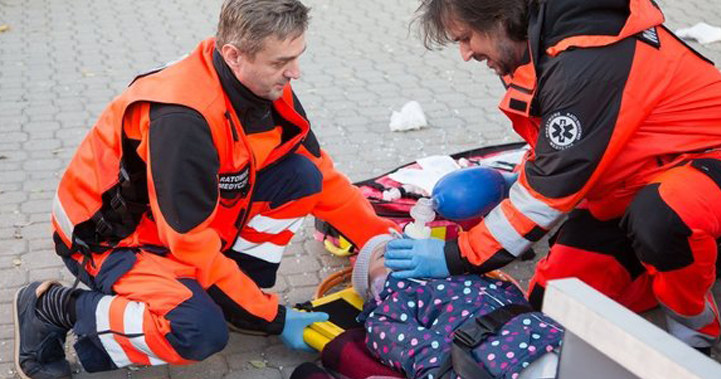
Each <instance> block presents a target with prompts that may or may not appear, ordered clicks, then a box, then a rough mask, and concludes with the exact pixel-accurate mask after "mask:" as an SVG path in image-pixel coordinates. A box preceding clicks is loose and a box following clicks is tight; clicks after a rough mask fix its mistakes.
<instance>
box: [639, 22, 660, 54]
mask: <svg viewBox="0 0 721 379" xmlns="http://www.w3.org/2000/svg"><path fill="white" fill-rule="evenodd" d="M636 38H638V39H639V40H641V41H643V42H645V43H647V44H649V45H651V46H653V47H655V48H656V49H658V48H660V47H661V40H660V39H659V37H658V31H657V30H656V27H652V28H649V29H646V30H644V31H642V32H641V33H638V34H636Z"/></svg>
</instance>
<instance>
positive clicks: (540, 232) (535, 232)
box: [523, 225, 546, 242]
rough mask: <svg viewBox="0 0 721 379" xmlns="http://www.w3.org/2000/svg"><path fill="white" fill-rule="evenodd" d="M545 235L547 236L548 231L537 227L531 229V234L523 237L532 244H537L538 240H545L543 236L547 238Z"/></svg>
mask: <svg viewBox="0 0 721 379" xmlns="http://www.w3.org/2000/svg"><path fill="white" fill-rule="evenodd" d="M545 235H546V230H544V229H543V228H541V227H540V226H538V225H536V226H534V227H533V229H531V231H530V232H528V233H526V234H525V235H524V236H523V238H525V239H527V240H529V241H531V242H537V241H538V240H540V239H541V238H543V236H545Z"/></svg>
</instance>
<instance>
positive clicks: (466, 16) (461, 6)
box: [411, 0, 528, 50]
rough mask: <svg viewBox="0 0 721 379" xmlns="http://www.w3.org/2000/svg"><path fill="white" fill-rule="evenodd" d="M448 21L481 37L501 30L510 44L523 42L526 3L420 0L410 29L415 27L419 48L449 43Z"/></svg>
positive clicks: (522, 0) (523, 0) (518, 0)
mask: <svg viewBox="0 0 721 379" xmlns="http://www.w3.org/2000/svg"><path fill="white" fill-rule="evenodd" d="M449 20H458V21H460V22H462V23H464V24H466V25H468V26H469V27H471V28H472V29H474V30H476V31H478V32H481V33H491V32H493V31H495V30H496V29H497V28H499V27H504V28H505V30H506V32H507V33H508V35H509V37H510V38H511V39H512V40H514V41H525V40H526V38H527V28H528V0H421V5H420V6H419V7H418V9H416V12H415V17H414V19H413V21H412V23H411V25H414V24H417V25H418V26H419V32H420V34H421V37H422V39H423V45H424V46H425V47H426V48H427V49H429V50H431V49H434V48H436V47H442V46H445V45H446V44H448V43H450V42H453V41H452V40H451V37H450V36H449V35H448V31H447V26H448V22H449Z"/></svg>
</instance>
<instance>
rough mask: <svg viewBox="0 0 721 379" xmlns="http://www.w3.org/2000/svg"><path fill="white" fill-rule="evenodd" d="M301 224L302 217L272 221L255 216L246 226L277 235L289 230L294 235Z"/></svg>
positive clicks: (271, 219)
mask: <svg viewBox="0 0 721 379" xmlns="http://www.w3.org/2000/svg"><path fill="white" fill-rule="evenodd" d="M302 224H303V217H298V218H288V219H274V218H270V217H265V216H261V215H257V216H255V217H253V218H252V219H251V220H250V221H249V222H248V226H249V227H251V228H253V229H255V230H257V231H259V232H263V233H271V234H278V233H280V232H282V231H284V230H290V231H291V232H293V233H295V232H297V231H298V229H300V226H301V225H302Z"/></svg>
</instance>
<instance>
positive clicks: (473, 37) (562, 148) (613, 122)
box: [386, 0, 721, 353]
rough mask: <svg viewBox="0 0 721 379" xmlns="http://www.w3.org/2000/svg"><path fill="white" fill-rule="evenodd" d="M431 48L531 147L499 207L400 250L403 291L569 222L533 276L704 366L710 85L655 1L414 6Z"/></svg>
mask: <svg viewBox="0 0 721 379" xmlns="http://www.w3.org/2000/svg"><path fill="white" fill-rule="evenodd" d="M417 15H418V18H417V21H418V22H419V24H420V26H421V30H422V32H423V35H424V37H425V42H426V46H427V47H431V46H433V45H444V44H447V43H449V42H452V43H457V44H458V46H459V48H460V53H461V57H462V58H463V60H465V61H470V60H476V61H479V62H483V61H485V62H486V64H487V65H488V67H489V68H491V69H492V70H494V71H495V72H496V73H497V74H498V75H500V76H501V77H502V79H503V83H504V84H505V87H506V90H507V92H506V94H505V96H504V97H503V98H502V100H501V103H500V108H501V110H502V111H503V112H504V113H505V114H506V115H507V116H508V117H509V118H510V119H511V121H512V124H513V129H514V130H515V131H516V133H518V134H519V135H520V136H521V137H522V138H523V139H525V140H526V142H528V144H529V145H530V146H531V149H530V151H529V153H528V154H527V155H526V156H525V158H524V160H523V162H522V163H521V165H520V167H519V173H520V175H519V179H518V181H517V182H516V183H514V184H513V186H512V187H511V189H510V196H509V198H507V199H505V200H504V201H503V202H501V204H499V205H498V206H496V207H495V208H494V209H493V210H492V211H491V212H490V213H489V214H488V215H487V216H486V217H485V218H484V220H483V221H482V222H481V223H480V224H478V225H477V226H475V227H473V228H472V229H470V230H468V231H464V232H461V233H460V235H459V237H458V239H457V240H453V241H448V242H445V243H444V242H443V241H440V240H433V239H427V240H415V241H414V240H397V241H392V242H390V243H389V245H388V250H387V253H386V266H387V267H389V268H391V269H393V270H395V271H396V272H395V273H394V275H395V276H396V277H399V278H407V277H443V276H447V275H449V274H461V273H465V272H475V273H484V272H488V271H491V270H494V269H497V268H499V267H503V266H504V265H506V264H508V263H509V262H511V261H513V260H514V258H516V257H518V256H519V255H521V254H522V253H523V252H524V251H526V250H527V249H529V248H530V246H531V245H532V244H533V243H534V242H536V241H538V240H539V239H541V238H542V237H543V236H544V235H545V234H546V233H547V232H548V231H549V230H550V229H551V228H553V227H554V226H555V225H557V224H558V223H559V222H560V221H561V220H563V217H564V216H565V215H567V216H568V218H567V219H565V221H564V223H563V224H562V225H561V226H560V229H559V231H558V233H557V234H556V236H555V238H551V240H552V241H554V242H553V244H552V246H551V250H550V253H549V254H548V256H547V257H545V258H544V259H542V260H541V261H540V262H539V263H538V266H537V267H536V272H535V275H534V278H533V279H532V281H531V284H530V290H529V293H530V295H529V297H530V301H531V303H532V304H533V305H534V306H535V307H536V308H539V309H540V306H541V301H542V298H543V292H544V289H545V287H546V283H547V281H548V280H551V279H557V278H564V277H578V278H580V279H581V280H583V281H585V282H586V283H588V284H589V285H591V286H592V287H594V288H596V289H597V290H599V291H601V292H603V293H604V294H606V295H608V296H609V297H611V298H612V299H614V300H616V301H618V302H620V303H621V304H623V305H625V306H626V307H628V308H630V309H632V310H634V311H636V312H642V311H645V310H648V309H650V308H652V307H654V306H656V305H657V304H660V305H661V307H662V309H663V310H664V311H665V314H666V316H667V321H668V326H669V331H670V332H671V333H672V334H673V335H675V336H676V337H678V338H679V339H681V340H683V341H684V342H686V343H687V344H689V345H690V346H692V347H695V348H697V349H699V350H701V351H703V352H706V353H708V352H709V351H710V348H711V347H712V346H713V344H714V343H715V342H716V341H717V339H718V337H719V334H720V332H721V331H720V330H719V315H718V309H717V307H716V304H715V302H714V300H713V296H712V294H711V287H712V285H713V283H714V281H715V270H716V266H715V264H716V259H717V254H718V248H717V243H716V240H717V239H718V238H719V237H721V187H719V186H720V185H721V150H719V148H721V73H720V72H719V70H718V69H716V68H715V67H714V65H713V63H712V62H710V61H708V60H707V59H706V58H704V57H703V56H701V55H700V54H699V53H697V52H695V51H694V50H692V49H691V48H690V47H688V46H686V45H685V44H684V43H683V42H682V41H681V40H679V39H678V38H677V37H676V36H674V35H673V33H672V32H670V31H669V30H668V29H667V28H666V27H665V26H664V25H663V22H664V16H663V14H662V13H661V10H660V9H659V8H658V6H657V5H656V4H655V3H654V2H652V1H651V0H630V1H620V0H600V1H592V2H589V1H582V0H558V1H528V0H510V1H500V0H423V1H422V3H421V6H420V8H419V9H418V13H417Z"/></svg>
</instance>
